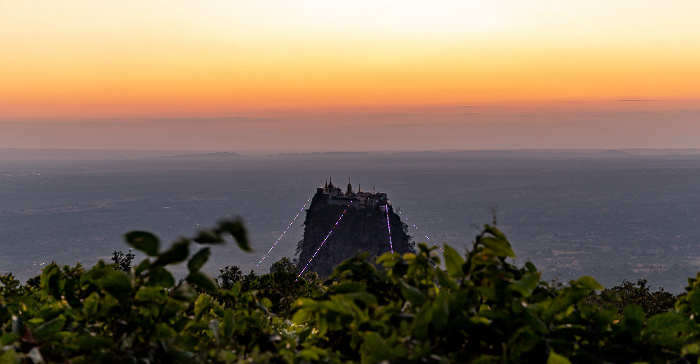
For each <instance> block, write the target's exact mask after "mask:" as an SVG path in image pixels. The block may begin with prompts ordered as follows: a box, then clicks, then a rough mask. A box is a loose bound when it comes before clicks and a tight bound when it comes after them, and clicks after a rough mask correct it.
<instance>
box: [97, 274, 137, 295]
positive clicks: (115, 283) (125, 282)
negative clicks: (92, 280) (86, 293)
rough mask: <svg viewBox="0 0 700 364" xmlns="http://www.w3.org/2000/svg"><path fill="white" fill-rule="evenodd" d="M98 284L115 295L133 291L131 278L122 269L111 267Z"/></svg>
mask: <svg viewBox="0 0 700 364" xmlns="http://www.w3.org/2000/svg"><path fill="white" fill-rule="evenodd" d="M97 284H98V285H99V286H100V287H101V288H102V289H104V290H105V291H107V292H109V293H110V294H112V295H114V296H115V297H120V296H122V295H124V294H128V293H130V292H131V278H129V276H127V275H126V273H124V272H122V271H120V270H114V269H110V270H108V271H106V272H105V273H104V275H103V276H102V277H101V278H100V279H99V280H98V281H97Z"/></svg>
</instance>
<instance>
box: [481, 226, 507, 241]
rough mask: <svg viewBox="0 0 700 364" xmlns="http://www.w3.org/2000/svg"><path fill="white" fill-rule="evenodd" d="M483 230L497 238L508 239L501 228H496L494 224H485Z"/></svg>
mask: <svg viewBox="0 0 700 364" xmlns="http://www.w3.org/2000/svg"><path fill="white" fill-rule="evenodd" d="M484 232H485V233H489V234H491V235H493V236H495V237H496V238H498V239H501V240H508V239H506V235H505V234H503V233H502V232H501V230H498V228H496V227H495V226H491V225H485V226H484Z"/></svg>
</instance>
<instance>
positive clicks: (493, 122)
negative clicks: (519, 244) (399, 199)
mask: <svg viewBox="0 0 700 364" xmlns="http://www.w3.org/2000/svg"><path fill="white" fill-rule="evenodd" d="M698 19H700V2H699V1H696V0H692V1H690V0H680V1H670V2H669V1H650V0H629V1H628V0H618V1H610V0H606V1H598V0H586V1H580V0H573V1H559V0H529V1H527V0H526V1H523V0H519V1H516V0H491V1H470V0H460V1H425V0H424V1H413V0H406V1H381V0H374V1H357V0H355V1H334V0H325V1H320V0H319V1H309V0H296V1H284V0H277V1H267V0H255V1H235V0H229V1H201V0H200V1H194V0H192V1H180V0H168V1H160V0H148V1H144V0H137V1H131V0H120V1H105V0H89V1H87V0H86V1H82V0H62V1H41V0H36V1H0V50H2V53H1V55H2V57H0V148H101V149H121V148H124V149H202V150H252V149H269V150H284V151H305V150H383V149H390V150H405V149H413V150H415V149H503V148H700V21H698Z"/></svg>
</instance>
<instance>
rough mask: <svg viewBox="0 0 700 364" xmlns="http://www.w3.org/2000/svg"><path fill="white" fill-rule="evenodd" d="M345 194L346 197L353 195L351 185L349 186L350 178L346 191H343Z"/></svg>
mask: <svg viewBox="0 0 700 364" xmlns="http://www.w3.org/2000/svg"><path fill="white" fill-rule="evenodd" d="M345 194H346V195H352V194H353V192H352V184H350V178H348V190H347V191H345Z"/></svg>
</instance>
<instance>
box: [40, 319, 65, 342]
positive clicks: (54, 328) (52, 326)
mask: <svg viewBox="0 0 700 364" xmlns="http://www.w3.org/2000/svg"><path fill="white" fill-rule="evenodd" d="M65 322H66V318H65V317H64V316H63V315H60V316H58V317H56V318H54V319H53V320H51V321H49V322H47V323H45V324H43V325H41V326H39V327H37V328H36V330H34V336H35V337H36V338H37V340H44V339H46V338H48V337H49V336H51V335H53V334H55V333H57V332H59V331H61V329H62V328H63V324H65Z"/></svg>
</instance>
